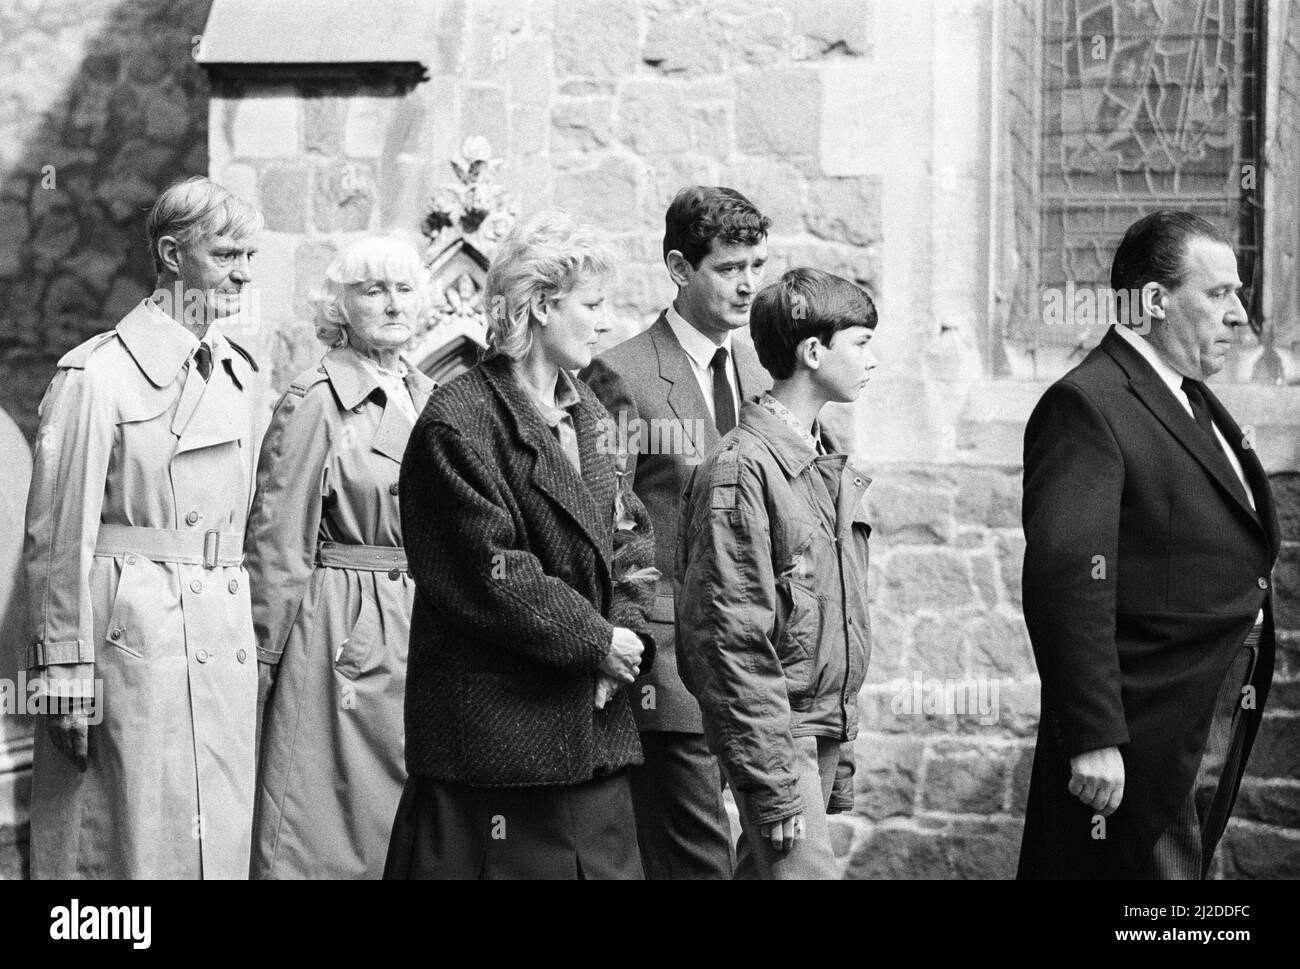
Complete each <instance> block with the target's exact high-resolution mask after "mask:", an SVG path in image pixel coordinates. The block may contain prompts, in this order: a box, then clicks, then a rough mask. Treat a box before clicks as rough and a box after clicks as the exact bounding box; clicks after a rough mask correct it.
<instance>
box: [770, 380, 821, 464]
mask: <svg viewBox="0 0 1300 969" xmlns="http://www.w3.org/2000/svg"><path fill="white" fill-rule="evenodd" d="M758 406H759V407H762V408H763V409H764V410H765V411H767V412H768V413H769V414H771V415H772V416H773V417H775V418H776V419H777V420H778V421H780V422H781V423H782V424H784V425H785V426H786V427H788V428H790V430H792V431H794V432H795V433H796V434H798V435H799V437H800V438H801V439H802V440H803V441H804V443H806V444H807V445H808V446H809V447H810V448H812V450H813V451H814V452H818V448H817V439H818V434H817V431H818V426H817V425H814V426H813V430H812V432H811V433H810V432H809V431H808V430H807V429H806V428H805V427H804V426H803V424H802V423H801V422H800V421H799V418H797V417H795V416H794V414H793V413H792V412H791V411H790V408H788V407H786V406H785V404H783V403H781V402H780V401H779V400H777V399H776V398H775V397H773V396H772V393H771V391H766V390H765V391H763V396H762V397H760V398H759V399H758Z"/></svg>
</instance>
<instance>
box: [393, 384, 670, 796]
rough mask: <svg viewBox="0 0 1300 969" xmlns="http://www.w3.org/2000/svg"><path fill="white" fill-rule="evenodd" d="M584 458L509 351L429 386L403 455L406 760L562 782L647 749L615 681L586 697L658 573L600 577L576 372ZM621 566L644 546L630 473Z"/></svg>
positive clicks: (635, 625)
mask: <svg viewBox="0 0 1300 969" xmlns="http://www.w3.org/2000/svg"><path fill="white" fill-rule="evenodd" d="M575 383H576V385H577V387H578V390H579V393H580V395H581V400H580V402H579V403H578V404H577V405H576V406H575V408H574V410H573V414H574V424H575V426H576V430H577V436H578V444H579V449H580V452H581V463H582V475H581V476H579V475H578V474H577V472H576V471H575V470H574V468H573V466H572V465H571V464H570V463H569V462H568V460H567V459H566V458H565V456H564V452H563V450H562V449H561V448H560V446H559V444H558V442H557V441H556V440H555V436H554V434H553V432H552V431H551V429H550V428H548V427H547V426H546V424H545V422H544V421H543V420H542V418H541V416H540V415H539V414H538V412H537V411H536V409H535V408H534V407H533V405H532V404H531V403H530V402H529V399H528V398H527V396H526V395H525V391H524V389H523V388H522V387H521V386H520V385H519V383H518V382H517V380H516V378H515V376H514V373H513V371H512V369H511V366H510V363H509V361H508V360H505V359H502V358H496V359H493V360H490V361H487V362H485V363H482V364H479V365H478V366H476V367H474V368H473V369H471V370H470V371H468V372H467V373H465V374H463V375H461V376H460V377H458V378H456V379H455V380H453V381H451V382H450V383H448V384H447V385H446V386H444V387H440V388H438V389H437V390H435V391H434V392H433V394H432V395H431V396H430V398H429V402H428V404H427V405H426V406H425V409H424V412H423V414H421V416H420V419H419V421H418V423H417V424H416V426H415V429H414V431H413V432H412V434H411V439H410V443H409V444H408V445H407V450H406V456H405V458H404V459H403V461H402V471H401V478H400V484H399V487H400V497H401V510H402V533H403V535H404V537H405V542H406V552H407V557H408V559H409V562H410V569H411V576H412V577H413V578H414V580H415V584H416V597H415V607H414V613H413V616H412V619H411V648H410V659H409V668H408V672H407V681H406V766H407V770H408V772H409V773H410V774H411V775H413V776H425V777H434V778H439V779H441V780H445V781H454V782H459V783H464V784H472V785H476V786H482V787H527V786H536V785H568V784H577V783H582V782H584V781H587V780H590V779H592V778H593V777H601V776H607V775H610V774H612V773H614V772H616V771H618V770H620V769H622V768H623V767H626V766H627V765H629V764H639V763H641V762H642V758H641V747H640V743H639V741H638V739H637V731H636V725H635V723H634V722H633V720H632V711H631V708H630V705H629V702H628V697H627V690H626V689H624V690H620V691H619V693H618V695H617V696H616V697H615V699H614V701H613V702H612V703H611V704H607V705H606V707H605V709H604V710H596V709H595V707H594V705H593V695H594V691H595V681H596V672H597V669H598V667H599V666H600V663H601V661H602V660H603V659H604V657H605V655H606V653H607V652H608V650H609V644H610V637H611V634H612V629H613V626H625V627H627V628H629V629H632V630H633V631H634V632H636V633H638V634H640V635H641V636H642V638H643V639H645V640H646V642H647V649H646V654H645V655H644V656H643V658H642V663H641V669H642V670H643V671H644V670H645V669H646V668H647V667H648V666H649V665H650V663H651V662H652V661H653V652H654V651H653V645H654V641H653V639H652V638H650V636H649V635H648V632H647V630H648V620H649V610H650V603H651V600H652V597H653V591H654V587H653V583H640V584H635V585H633V586H630V587H628V586H625V585H624V584H623V583H620V584H619V585H618V587H617V588H616V586H615V583H614V582H613V581H612V579H611V574H610V573H611V560H612V556H613V548H614V542H615V530H616V529H615V525H616V512H615V491H616V488H617V483H616V481H617V479H616V473H615V464H614V460H613V458H612V456H611V455H610V454H607V453H603V450H604V449H602V448H601V447H600V446H599V440H600V430H599V428H600V424H601V422H602V421H606V420H607V419H608V415H607V412H606V411H605V408H604V407H603V406H602V405H601V403H600V401H599V400H598V399H597V398H596V397H595V395H594V394H592V392H591V391H590V389H588V388H587V386H586V385H585V384H583V383H581V382H577V381H575ZM623 501H624V510H625V512H626V516H627V517H628V518H630V519H632V520H633V521H634V522H635V524H636V527H635V528H634V529H629V530H624V531H621V532H620V533H619V544H620V545H621V546H622V551H621V552H620V558H619V561H620V571H621V572H626V571H629V570H635V569H641V568H645V567H648V566H650V565H652V564H653V561H654V539H653V536H652V534H651V531H650V522H649V518H648V516H647V515H646V513H645V509H644V508H643V507H642V505H641V503H640V502H639V501H638V500H637V498H636V496H635V494H633V493H632V490H631V489H630V488H626V489H624V492H623Z"/></svg>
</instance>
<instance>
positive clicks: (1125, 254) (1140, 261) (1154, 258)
mask: <svg viewBox="0 0 1300 969" xmlns="http://www.w3.org/2000/svg"><path fill="white" fill-rule="evenodd" d="M1197 238H1202V239H1212V240H1214V241H1215V242H1221V243H1223V244H1224V245H1225V246H1228V247H1231V246H1232V242H1231V241H1230V240H1229V239H1228V237H1227V236H1226V235H1225V234H1224V232H1223V230H1222V229H1220V228H1219V227H1218V226H1217V225H1215V224H1214V223H1213V222H1209V221H1207V220H1205V219H1203V218H1201V217H1200V216H1199V215H1194V214H1192V213H1191V212H1176V211H1174V210H1172V209H1160V210H1159V211H1156V212H1152V213H1151V214H1150V215H1144V216H1143V217H1142V218H1140V219H1138V220H1137V221H1136V222H1134V223H1133V224H1132V225H1131V226H1129V227H1128V231H1127V232H1125V233H1124V239H1123V241H1121V242H1120V244H1119V248H1118V249H1116V250H1115V258H1114V260H1113V261H1112V262H1111V264H1110V288H1111V289H1113V290H1114V291H1115V292H1116V294H1119V293H1121V292H1128V293H1130V294H1134V293H1136V292H1137V291H1138V290H1140V289H1141V288H1142V287H1143V286H1145V285H1146V284H1147V283H1150V282H1156V283H1160V284H1161V285H1162V286H1164V287H1165V288H1166V289H1177V288H1178V287H1179V286H1181V285H1182V284H1183V280H1184V279H1186V278H1187V244H1188V242H1189V241H1190V240H1192V239H1197ZM1116 298H1117V299H1118V298H1119V297H1118V296H1117V297H1116ZM1131 302H1132V299H1130V303H1131Z"/></svg>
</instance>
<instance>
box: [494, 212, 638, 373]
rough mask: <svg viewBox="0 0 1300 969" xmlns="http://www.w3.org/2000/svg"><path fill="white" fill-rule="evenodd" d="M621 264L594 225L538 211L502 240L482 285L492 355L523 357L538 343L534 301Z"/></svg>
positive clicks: (553, 296) (563, 291)
mask: <svg viewBox="0 0 1300 969" xmlns="http://www.w3.org/2000/svg"><path fill="white" fill-rule="evenodd" d="M617 264H618V256H617V253H616V252H615V251H614V249H613V248H612V247H611V246H610V245H609V243H608V242H606V241H605V240H604V239H602V238H601V237H600V236H599V235H598V234H597V232H596V230H595V229H593V228H592V227H591V226H587V225H580V224H578V223H577V222H575V221H574V220H573V219H572V218H570V217H569V215H567V214H566V213H564V212H561V211H560V210H558V209H549V210H547V211H544V212H539V213H538V214H537V215H535V216H533V217H532V218H530V219H528V220H527V221H526V222H524V223H523V224H521V225H519V226H517V227H515V229H514V231H512V232H511V233H510V235H509V236H507V237H506V238H505V240H504V241H503V242H502V243H501V246H500V248H498V249H497V251H496V255H495V256H494V257H493V259H492V265H491V266H489V267H488V272H487V280H486V281H485V282H484V284H483V297H484V303H483V305H484V307H485V308H486V310H487V317H488V346H489V354H501V355H502V356H504V357H509V358H510V359H511V360H519V359H520V358H522V357H523V356H524V355H525V354H527V353H528V350H529V348H530V347H531V346H532V342H533V332H532V315H533V314H532V301H533V297H534V296H537V295H540V296H542V297H543V298H545V299H559V298H561V297H563V296H566V295H568V293H570V292H571V291H572V290H573V289H575V288H576V287H577V286H579V285H581V283H582V281H583V280H584V279H586V278H589V277H592V276H608V275H610V274H611V273H613V271H614V269H615V267H616V266H617Z"/></svg>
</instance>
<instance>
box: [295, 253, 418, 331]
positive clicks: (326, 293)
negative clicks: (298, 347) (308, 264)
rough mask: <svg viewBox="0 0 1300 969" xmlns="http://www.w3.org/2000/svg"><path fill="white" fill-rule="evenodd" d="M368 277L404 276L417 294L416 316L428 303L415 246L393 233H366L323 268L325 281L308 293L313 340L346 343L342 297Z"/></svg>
mask: <svg viewBox="0 0 1300 969" xmlns="http://www.w3.org/2000/svg"><path fill="white" fill-rule="evenodd" d="M367 279H386V280H393V279H407V280H409V281H410V282H411V283H412V284H413V285H414V286H415V290H416V292H417V293H418V294H419V297H420V310H419V312H418V313H417V315H419V313H422V312H423V311H424V310H425V309H426V308H427V307H428V305H429V293H428V277H427V274H426V273H425V271H424V265H423V264H422V263H421V262H420V254H419V253H418V252H416V251H415V247H414V246H413V245H411V244H410V243H409V242H407V241H406V240H405V239H398V238H395V237H393V236H367V237H366V238H364V239H360V240H358V241H356V242H354V243H352V245H350V246H348V247H347V248H346V249H344V250H343V251H342V252H340V253H339V254H338V255H337V256H335V257H334V258H333V259H332V260H331V261H330V264H329V265H328V266H327V267H325V280H324V282H323V283H322V284H321V288H320V289H319V290H317V291H316V292H315V293H313V294H312V296H311V302H312V305H313V306H314V307H315V323H316V339H318V340H320V341H321V342H322V343H324V344H325V345H326V346H329V347H341V346H347V342H348V331H347V325H348V318H347V313H346V312H345V310H344V308H343V296H344V294H345V293H346V292H347V288H348V287H349V286H354V285H356V284H357V283H361V282H365V281H366V280H367Z"/></svg>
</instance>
